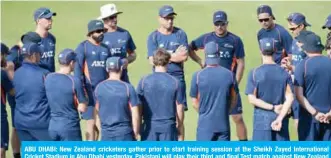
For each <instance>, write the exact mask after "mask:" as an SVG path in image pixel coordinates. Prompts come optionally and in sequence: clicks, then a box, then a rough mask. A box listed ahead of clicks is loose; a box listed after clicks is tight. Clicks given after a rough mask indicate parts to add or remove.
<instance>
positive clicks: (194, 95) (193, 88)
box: [190, 72, 199, 98]
mask: <svg viewBox="0 0 331 158" xmlns="http://www.w3.org/2000/svg"><path fill="white" fill-rule="evenodd" d="M197 77H198V72H196V73H194V74H193V76H192V80H191V89H190V96H191V97H192V98H197V97H198V93H199V92H198V83H197V80H198V79H197Z"/></svg>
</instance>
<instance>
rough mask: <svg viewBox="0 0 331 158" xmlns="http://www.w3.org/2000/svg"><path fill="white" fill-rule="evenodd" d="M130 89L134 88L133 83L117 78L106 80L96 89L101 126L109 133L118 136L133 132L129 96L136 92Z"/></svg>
mask: <svg viewBox="0 0 331 158" xmlns="http://www.w3.org/2000/svg"><path fill="white" fill-rule="evenodd" d="M130 89H133V87H132V85H130V84H128V83H125V82H123V81H117V80H105V81H103V82H101V83H100V84H98V86H97V88H96V89H95V97H96V100H97V104H98V105H97V106H99V116H100V120H101V128H102V130H103V131H104V130H105V131H107V133H108V134H111V135H114V136H116V135H123V134H128V133H130V132H132V125H131V122H132V117H131V110H130V106H131V105H130V104H131V103H130V100H129V97H130V95H134V94H131V93H130ZM119 131H121V132H119Z"/></svg>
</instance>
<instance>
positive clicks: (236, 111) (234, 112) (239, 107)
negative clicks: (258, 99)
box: [230, 93, 243, 115]
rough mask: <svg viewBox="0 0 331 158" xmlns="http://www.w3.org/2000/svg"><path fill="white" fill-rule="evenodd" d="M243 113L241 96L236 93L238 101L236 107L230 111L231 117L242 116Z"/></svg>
mask: <svg viewBox="0 0 331 158" xmlns="http://www.w3.org/2000/svg"><path fill="white" fill-rule="evenodd" d="M242 113H243V109H242V103H241V96H240V94H239V93H238V101H237V105H236V106H235V107H234V108H233V109H232V111H231V113H230V114H231V115H237V114H242Z"/></svg>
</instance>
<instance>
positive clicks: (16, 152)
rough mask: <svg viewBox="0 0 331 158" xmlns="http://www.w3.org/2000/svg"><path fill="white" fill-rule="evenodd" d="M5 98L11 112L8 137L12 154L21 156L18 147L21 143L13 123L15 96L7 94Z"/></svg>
mask: <svg viewBox="0 0 331 158" xmlns="http://www.w3.org/2000/svg"><path fill="white" fill-rule="evenodd" d="M7 100H8V103H9V105H10V112H11V122H12V130H11V138H10V144H11V147H12V150H13V156H14V158H21V154H20V152H21V151H20V149H21V143H20V140H19V138H18V135H17V132H16V129H15V124H14V118H15V117H14V116H15V105H16V103H15V96H11V95H7Z"/></svg>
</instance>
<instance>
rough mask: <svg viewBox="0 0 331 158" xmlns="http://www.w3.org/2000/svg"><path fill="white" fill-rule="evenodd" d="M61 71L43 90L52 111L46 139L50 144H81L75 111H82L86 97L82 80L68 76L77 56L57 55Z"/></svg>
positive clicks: (52, 75)
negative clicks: (47, 138) (79, 142)
mask: <svg viewBox="0 0 331 158" xmlns="http://www.w3.org/2000/svg"><path fill="white" fill-rule="evenodd" d="M58 61H59V64H60V69H59V71H57V72H54V73H50V74H49V75H47V77H46V79H45V89H46V95H47V99H48V104H49V106H50V110H51V120H50V122H49V128H48V131H49V136H50V137H51V139H52V141H81V140H82V133H81V128H80V124H79V122H80V118H79V113H78V112H85V111H86V105H87V98H86V96H85V93H84V90H83V87H82V84H81V83H80V82H81V81H80V80H78V79H77V78H74V76H72V75H70V73H71V72H72V71H73V70H74V66H75V61H76V53H75V52H74V51H73V50H71V49H64V50H63V51H62V52H61V53H60V54H59V56H58Z"/></svg>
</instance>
